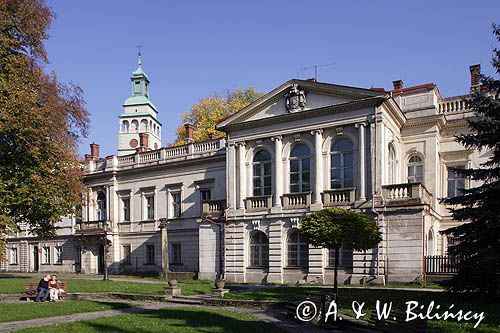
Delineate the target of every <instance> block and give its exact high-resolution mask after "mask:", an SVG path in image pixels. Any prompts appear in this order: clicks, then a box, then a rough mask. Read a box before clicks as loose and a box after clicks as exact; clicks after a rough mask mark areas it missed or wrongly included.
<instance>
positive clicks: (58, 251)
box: [55, 246, 63, 264]
mask: <svg viewBox="0 0 500 333" xmlns="http://www.w3.org/2000/svg"><path fill="white" fill-rule="evenodd" d="M55 252H56V253H55V255H56V260H55V263H56V264H62V262H63V261H62V252H63V248H62V246H56V247H55Z"/></svg>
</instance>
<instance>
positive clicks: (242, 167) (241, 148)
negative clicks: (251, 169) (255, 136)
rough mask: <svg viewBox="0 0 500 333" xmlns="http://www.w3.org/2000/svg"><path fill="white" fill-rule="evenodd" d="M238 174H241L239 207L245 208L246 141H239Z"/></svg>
mask: <svg viewBox="0 0 500 333" xmlns="http://www.w3.org/2000/svg"><path fill="white" fill-rule="evenodd" d="M237 145H238V164H239V165H238V167H239V168H238V174H239V190H240V191H239V198H238V209H245V197H246V193H247V189H246V188H247V184H246V170H245V164H246V163H245V142H238V143H237Z"/></svg>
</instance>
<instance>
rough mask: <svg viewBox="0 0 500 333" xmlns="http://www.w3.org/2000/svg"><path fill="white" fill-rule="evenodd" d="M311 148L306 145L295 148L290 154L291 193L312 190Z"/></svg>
mask: <svg viewBox="0 0 500 333" xmlns="http://www.w3.org/2000/svg"><path fill="white" fill-rule="evenodd" d="M310 162H311V159H310V153H309V148H307V146H306V145H304V144H298V145H296V146H295V147H293V149H292V152H291V153H290V192H292V193H296V192H309V191H310V190H311V168H310Z"/></svg>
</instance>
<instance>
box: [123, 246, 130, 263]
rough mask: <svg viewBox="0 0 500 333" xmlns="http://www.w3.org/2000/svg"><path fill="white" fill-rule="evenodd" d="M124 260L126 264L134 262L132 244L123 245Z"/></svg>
mask: <svg viewBox="0 0 500 333" xmlns="http://www.w3.org/2000/svg"><path fill="white" fill-rule="evenodd" d="M122 262H123V263H124V264H131V263H132V258H131V249H130V245H129V244H127V245H122Z"/></svg>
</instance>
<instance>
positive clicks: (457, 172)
mask: <svg viewBox="0 0 500 333" xmlns="http://www.w3.org/2000/svg"><path fill="white" fill-rule="evenodd" d="M463 169H465V165H457V166H453V167H451V166H449V167H447V168H446V171H447V174H448V181H447V185H448V198H454V197H456V196H459V195H461V194H462V191H463V189H464V188H465V177H464V174H463V172H461V170H463Z"/></svg>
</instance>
